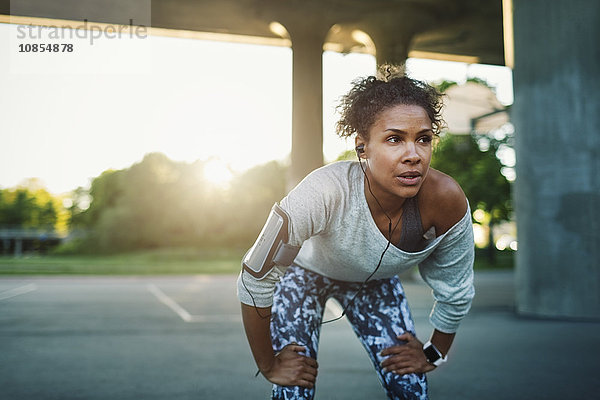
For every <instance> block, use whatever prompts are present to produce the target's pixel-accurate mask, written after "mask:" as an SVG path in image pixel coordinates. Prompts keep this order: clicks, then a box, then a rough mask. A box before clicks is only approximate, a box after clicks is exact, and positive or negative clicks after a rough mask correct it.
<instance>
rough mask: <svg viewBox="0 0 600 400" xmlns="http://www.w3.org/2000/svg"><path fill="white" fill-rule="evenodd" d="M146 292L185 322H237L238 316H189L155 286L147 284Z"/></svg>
mask: <svg viewBox="0 0 600 400" xmlns="http://www.w3.org/2000/svg"><path fill="white" fill-rule="evenodd" d="M147 287H148V290H149V291H150V293H152V294H153V295H154V296H156V298H157V299H158V300H159V301H160V302H161V303H163V304H164V305H166V306H167V307H169V308H170V309H171V310H173V312H174V313H175V314H177V315H178V316H179V317H180V318H181V319H182V320H184V321H185V322H227V321H239V320H240V317H239V315H191V314H190V313H189V312H187V310H186V309H185V308H183V307H181V306H180V305H179V304H177V302H176V301H175V300H173V299H172V298H170V297H169V296H167V295H166V294H165V293H164V292H163V291H162V290H160V289H159V288H158V287H157V286H156V285H154V284H152V283H150V284H148V286H147Z"/></svg>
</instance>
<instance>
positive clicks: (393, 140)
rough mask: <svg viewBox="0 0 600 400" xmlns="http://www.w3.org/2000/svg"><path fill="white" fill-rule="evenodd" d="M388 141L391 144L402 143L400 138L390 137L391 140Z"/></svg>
mask: <svg viewBox="0 0 600 400" xmlns="http://www.w3.org/2000/svg"><path fill="white" fill-rule="evenodd" d="M387 141H388V142H391V143H398V142H399V141H400V138H399V137H398V136H390V137H389V138H387Z"/></svg>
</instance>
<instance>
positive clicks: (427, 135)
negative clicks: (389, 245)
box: [356, 104, 434, 200]
mask: <svg viewBox="0 0 600 400" xmlns="http://www.w3.org/2000/svg"><path fill="white" fill-rule="evenodd" d="M433 136H434V134H433V130H432V126H431V120H430V119H429V116H428V115H427V112H426V111H425V109H423V107H420V106H416V105H405V104H401V105H396V106H393V107H391V108H388V109H386V110H384V111H382V112H381V113H380V114H379V115H378V116H377V118H376V119H375V122H374V123H373V125H372V126H371V128H370V129H369V139H368V140H364V139H363V138H362V137H361V136H358V137H357V138H356V145H357V146H358V145H361V144H363V145H364V150H365V151H364V152H363V153H362V154H361V157H362V158H365V159H366V160H367V165H368V168H367V173H368V174H369V179H370V183H371V187H372V189H373V191H374V192H376V193H380V195H383V196H386V195H387V196H389V197H394V196H395V197H402V198H409V197H414V196H416V195H417V193H418V192H419V189H420V188H421V185H423V182H424V181H425V178H426V177H427V172H428V171H429V164H430V162H431V154H432V144H433V143H432V141H433ZM382 200H383V199H382ZM392 200H393V199H392Z"/></svg>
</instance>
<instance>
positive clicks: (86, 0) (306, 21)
mask: <svg viewBox="0 0 600 400" xmlns="http://www.w3.org/2000/svg"><path fill="white" fill-rule="evenodd" d="M11 3H12V4H11ZM11 6H12V8H11ZM11 13H12V14H11ZM0 14H4V15H16V16H26V17H38V18H51V19H62V20H72V21H82V20H84V19H87V20H88V21H92V22H102V23H112V24H127V23H128V22H129V19H130V18H132V16H135V17H136V18H134V24H140V25H146V24H147V25H151V26H152V27H154V28H165V29H172V30H184V31H194V32H208V33H217V34H229V35H231V34H233V35H242V37H240V38H237V39H236V40H237V41H241V42H244V41H248V42H252V43H257V42H259V43H260V42H261V40H263V41H264V43H270V44H277V43H279V44H282V45H286V44H287V45H289V37H286V35H285V34H282V33H274V32H273V29H272V26H273V25H272V24H271V23H272V22H278V23H280V24H281V25H283V26H284V27H286V28H287V30H288V32H289V34H290V35H291V36H292V41H293V37H294V32H295V31H297V30H298V29H301V30H304V31H306V29H307V28H308V29H310V28H311V27H313V26H314V27H315V30H322V31H324V32H326V35H325V46H324V47H325V49H330V50H335V51H339V52H370V53H372V52H373V51H374V50H373V48H372V47H371V48H370V47H369V45H368V44H365V41H364V40H357V37H356V35H353V34H352V33H353V32H354V31H356V30H361V31H363V32H366V33H367V34H368V35H370V36H371V37H373V38H374V41H375V43H376V45H377V43H378V40H377V39H376V37H377V36H378V37H379V38H382V36H383V37H384V39H385V40H387V41H393V40H394V38H395V37H396V36H397V37H398V38H399V39H398V40H402V39H401V38H407V37H408V39H407V40H409V42H408V43H409V44H408V48H409V51H410V52H411V53H410V54H411V55H413V56H415V55H416V56H420V57H425V58H439V59H448V60H465V61H467V60H471V62H480V63H486V64H497V65H504V50H503V34H502V0H420V1H417V0H53V1H48V0H19V1H14V0H13V1H10V0H0ZM140 20H141V21H142V22H140V23H137V21H140ZM282 35H283V37H282ZM244 37H245V38H246V39H244ZM278 40H279V41H278ZM286 40H287V41H286Z"/></svg>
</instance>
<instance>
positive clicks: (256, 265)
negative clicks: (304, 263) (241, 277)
mask: <svg viewBox="0 0 600 400" xmlns="http://www.w3.org/2000/svg"><path fill="white" fill-rule="evenodd" d="M289 220H290V218H289V215H288V214H287V212H286V211H285V210H284V209H283V208H281V207H280V206H279V205H278V204H277V203H275V205H273V208H272V209H271V212H270V213H269V217H268V218H267V222H266V223H265V226H264V227H263V228H262V230H261V231H260V234H259V235H258V238H257V239H256V242H255V243H254V245H253V246H252V247H251V248H250V250H248V252H247V253H246V255H244V258H243V261H242V266H243V268H244V270H246V272H248V273H249V274H250V275H252V276H254V277H255V278H256V279H259V280H260V279H263V278H264V277H266V276H267V275H268V274H269V272H271V271H272V270H273V268H275V266H276V265H282V266H290V265H291V264H292V262H293V261H294V259H295V258H296V255H297V254H298V251H300V247H297V246H291V245H289V244H287V241H288V227H289Z"/></svg>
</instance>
